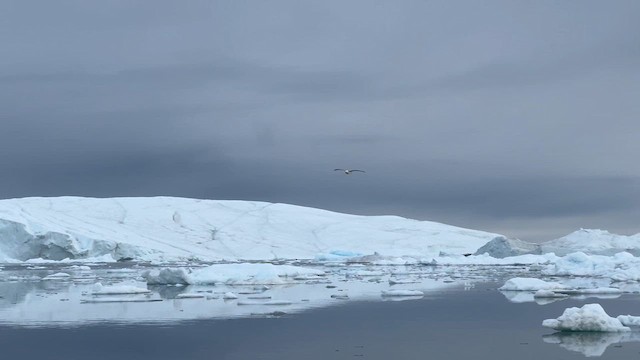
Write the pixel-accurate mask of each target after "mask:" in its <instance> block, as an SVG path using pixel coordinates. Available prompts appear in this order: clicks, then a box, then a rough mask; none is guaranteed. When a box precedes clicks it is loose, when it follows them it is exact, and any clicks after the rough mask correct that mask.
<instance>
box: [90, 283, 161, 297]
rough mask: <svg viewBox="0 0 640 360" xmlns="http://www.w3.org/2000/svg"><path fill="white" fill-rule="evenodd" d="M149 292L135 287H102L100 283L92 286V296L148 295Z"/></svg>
mask: <svg viewBox="0 0 640 360" xmlns="http://www.w3.org/2000/svg"><path fill="white" fill-rule="evenodd" d="M150 292H151V291H149V290H148V289H145V288H141V287H137V286H135V285H111V286H104V285H102V284H101V283H95V284H94V285H93V292H92V293H91V294H93V295H124V294H148V293H150Z"/></svg>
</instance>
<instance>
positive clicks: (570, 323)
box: [542, 304, 631, 332]
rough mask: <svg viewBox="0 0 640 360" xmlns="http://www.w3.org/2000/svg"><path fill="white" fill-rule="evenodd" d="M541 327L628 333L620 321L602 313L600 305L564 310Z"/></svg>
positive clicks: (627, 328)
mask: <svg viewBox="0 0 640 360" xmlns="http://www.w3.org/2000/svg"><path fill="white" fill-rule="evenodd" d="M542 326H545V327H549V328H552V329H555V330H560V331H603V332H618V331H629V330H631V329H630V328H629V327H627V326H624V325H623V324H622V322H620V320H618V319H616V318H613V317H611V316H609V315H607V313H606V312H605V311H604V309H603V308H602V306H600V304H586V305H584V306H583V307H581V308H577V307H572V308H568V309H565V310H564V312H563V313H562V315H560V317H558V318H557V319H547V320H544V321H543V322H542Z"/></svg>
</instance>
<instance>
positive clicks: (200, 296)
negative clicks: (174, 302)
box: [176, 293, 205, 299]
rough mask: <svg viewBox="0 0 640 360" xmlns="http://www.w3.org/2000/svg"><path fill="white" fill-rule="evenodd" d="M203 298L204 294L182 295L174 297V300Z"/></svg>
mask: <svg viewBox="0 0 640 360" xmlns="http://www.w3.org/2000/svg"><path fill="white" fill-rule="evenodd" d="M204 297H205V294H198V293H182V294H178V295H176V299H202V298H204Z"/></svg>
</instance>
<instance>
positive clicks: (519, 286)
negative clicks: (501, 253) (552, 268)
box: [498, 277, 564, 291]
mask: <svg viewBox="0 0 640 360" xmlns="http://www.w3.org/2000/svg"><path fill="white" fill-rule="evenodd" d="M563 288H564V286H563V285H562V284H560V283H557V282H547V281H544V280H540V279H535V278H521V277H517V278H513V279H509V280H507V282H505V284H504V285H503V286H502V287H500V288H499V289H498V290H503V291H537V290H558V289H563Z"/></svg>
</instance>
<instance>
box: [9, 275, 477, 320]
mask: <svg viewBox="0 0 640 360" xmlns="http://www.w3.org/2000/svg"><path fill="white" fill-rule="evenodd" d="M360 269H361V268H358V270H359V271H360ZM422 269H424V273H422V272H420V271H421V270H422ZM144 270H145V269H140V268H133V269H132V268H124V269H93V270H89V271H88V270H87V269H59V268H57V269H42V268H38V269H19V270H13V271H9V272H7V271H4V272H2V273H0V324H11V325H18V326H79V325H83V324H88V323H96V322H112V323H168V322H175V321H184V320H195V319H210V318H232V317H246V316H255V314H266V315H269V314H274V313H275V314H278V315H282V314H285V313H287V314H289V313H296V312H300V311H303V310H306V309H310V308H317V307H325V306H332V305H338V304H342V303H344V301H345V300H343V299H347V300H351V301H353V300H367V301H384V300H388V301H408V300H418V299H422V298H423V297H422V296H410V297H393V298H383V297H381V292H382V291H383V290H389V289H407V290H408V289H415V290H421V291H424V292H426V295H428V293H429V292H434V291H439V290H443V289H447V288H451V287H458V286H462V285H463V284H465V283H467V284H468V283H469V282H470V281H473V280H472V279H470V277H466V275H465V270H464V269H462V270H458V272H457V273H456V276H457V278H458V279H460V280H461V281H456V282H444V281H442V280H441V279H442V278H443V276H442V275H443V273H447V272H449V271H450V269H443V271H439V272H438V271H434V269H433V268H432V267H423V268H419V267H418V268H411V269H398V268H397V267H396V268H382V270H377V271H380V272H381V274H382V276H379V277H376V280H375V281H373V280H372V279H371V278H369V277H356V276H353V270H352V269H345V268H335V269H331V270H330V271H329V273H328V276H327V278H326V280H327V281H322V282H317V281H315V282H314V281H304V280H301V281H295V283H292V284H286V285H277V286H270V287H265V286H251V285H248V286H227V285H217V286H157V285H156V286H148V287H147V284H146V283H145V282H144V280H143V279H142V277H141V273H142V272H143V271H144ZM61 271H64V272H65V273H67V275H66V276H62V275H61V274H60V272H61ZM394 271H395V272H405V273H406V274H408V275H406V276H408V278H409V279H410V280H411V281H407V283H403V284H393V285H391V284H389V281H388V280H389V279H390V278H391V277H394V278H397V276H398V274H397V273H393V272H394ZM56 274H57V275H58V276H53V277H52V276H51V275H56ZM470 275H472V276H473V277H477V276H478V274H477V273H473V274H470ZM97 282H100V283H102V284H103V285H105V286H108V285H114V284H115V285H118V284H122V283H123V282H125V283H127V284H128V285H135V286H137V287H142V288H148V289H149V290H150V291H151V293H150V294H119V295H113V296H104V295H103V296H95V295H93V294H92V293H93V288H94V284H95V283H97ZM227 292H233V293H235V294H236V295H237V296H238V299H234V300H229V299H225V298H224V294H225V293H227ZM241 302H242V303H243V304H247V303H248V304H250V305H242V306H239V303H241ZM269 316H271V315H269Z"/></svg>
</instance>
